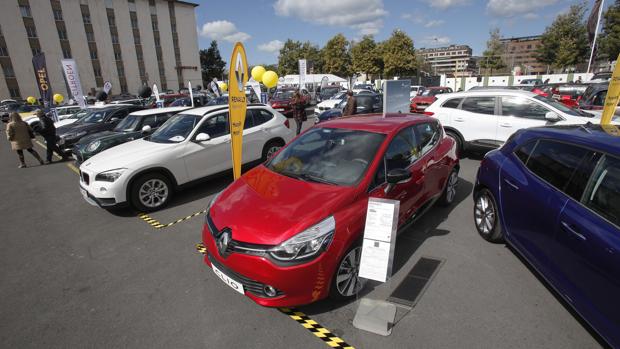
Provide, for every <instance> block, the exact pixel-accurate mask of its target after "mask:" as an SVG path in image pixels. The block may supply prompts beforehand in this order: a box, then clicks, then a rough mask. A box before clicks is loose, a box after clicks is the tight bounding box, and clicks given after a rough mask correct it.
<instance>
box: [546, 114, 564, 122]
mask: <svg viewBox="0 0 620 349" xmlns="http://www.w3.org/2000/svg"><path fill="white" fill-rule="evenodd" d="M545 119H546V120H547V121H551V122H556V121H560V120H562V118H561V117H560V116H559V115H558V113H556V112H552V111H550V112H547V114H545Z"/></svg>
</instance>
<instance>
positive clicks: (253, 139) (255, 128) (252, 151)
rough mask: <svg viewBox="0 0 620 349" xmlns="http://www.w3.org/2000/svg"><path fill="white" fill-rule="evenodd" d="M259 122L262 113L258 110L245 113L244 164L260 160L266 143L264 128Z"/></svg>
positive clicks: (242, 156) (249, 110)
mask: <svg viewBox="0 0 620 349" xmlns="http://www.w3.org/2000/svg"><path fill="white" fill-rule="evenodd" d="M257 114H259V115H257ZM257 121H260V111H259V110H258V109H247V110H246V112H245V123H244V124H243V147H242V153H241V158H242V161H243V163H244V164H245V163H248V162H251V161H254V160H258V159H260V157H261V155H262V154H261V152H262V150H263V145H264V144H265V142H266V141H265V130H264V129H263V128H264V127H263V126H261V125H260V123H258V122H257Z"/></svg>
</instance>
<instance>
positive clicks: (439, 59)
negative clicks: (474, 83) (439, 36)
mask: <svg viewBox="0 0 620 349" xmlns="http://www.w3.org/2000/svg"><path fill="white" fill-rule="evenodd" d="M471 53H472V51H471V47H469V46H467V45H450V46H448V47H437V48H421V49H419V50H418V52H417V54H418V56H421V57H422V58H423V59H424V60H425V61H426V62H427V63H428V64H430V66H431V71H432V73H433V74H434V75H441V74H447V75H456V76H463V75H470V73H471V72H470V69H469V67H470V59H471Z"/></svg>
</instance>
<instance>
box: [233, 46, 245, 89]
mask: <svg viewBox="0 0 620 349" xmlns="http://www.w3.org/2000/svg"><path fill="white" fill-rule="evenodd" d="M235 77H236V78H237V87H238V88H239V91H243V79H244V77H245V69H243V60H242V59H241V52H237V59H236V62H235Z"/></svg>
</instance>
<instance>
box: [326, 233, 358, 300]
mask: <svg viewBox="0 0 620 349" xmlns="http://www.w3.org/2000/svg"><path fill="white" fill-rule="evenodd" d="M361 258H362V244H361V243H359V242H358V243H355V244H353V246H351V247H350V248H349V249H348V250H347V252H346V253H345V254H344V256H343V257H342V259H341V260H340V262H339V263H338V266H337V267H336V270H335V271H334V276H333V277H332V281H331V286H330V290H329V296H330V298H332V299H334V300H346V299H351V298H353V297H355V296H357V295H358V293H359V292H360V291H361V290H362V289H363V288H364V281H362V279H360V277H359V276H358V274H359V267H360V260H361ZM347 275H348V277H347Z"/></svg>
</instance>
